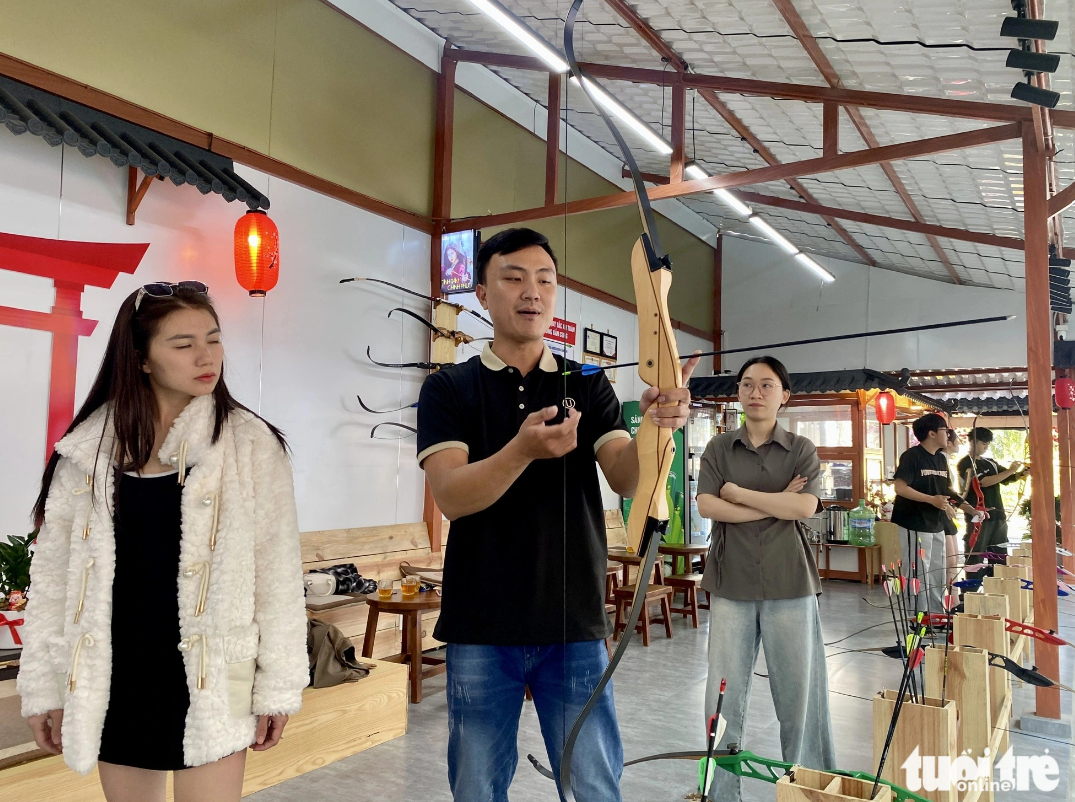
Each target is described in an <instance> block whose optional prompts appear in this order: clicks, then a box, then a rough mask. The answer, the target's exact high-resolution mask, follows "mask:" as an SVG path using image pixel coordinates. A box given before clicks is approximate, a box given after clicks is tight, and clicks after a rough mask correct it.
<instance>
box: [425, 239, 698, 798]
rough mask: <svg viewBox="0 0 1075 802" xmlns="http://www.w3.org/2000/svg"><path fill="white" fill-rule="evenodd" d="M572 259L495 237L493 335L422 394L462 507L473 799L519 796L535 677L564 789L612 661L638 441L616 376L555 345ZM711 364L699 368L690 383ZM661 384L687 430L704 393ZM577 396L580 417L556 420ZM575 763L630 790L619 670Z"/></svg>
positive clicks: (446, 489) (484, 266)
mask: <svg viewBox="0 0 1075 802" xmlns="http://www.w3.org/2000/svg"><path fill="white" fill-rule="evenodd" d="M556 269H557V268H556V258H555V257H554V255H553V252H552V249H551V248H550V247H549V241H548V239H546V237H545V236H544V235H542V234H539V233H538V232H536V231H532V230H530V229H526V228H518V229H508V230H506V231H502V232H500V233H499V234H496V235H495V236H493V237H492V238H490V239H489V241H488V242H486V243H485V244H484V245H482V247H481V250H480V251H479V253H478V258H477V260H476V272H477V282H478V286H477V291H476V292H477V296H478V301H479V302H480V303H481V305H482V307H483V308H485V309H487V310H489V317H490V318H492V321H493V342H492V344H491V345H487V346H486V347H485V351H484V352H483V353H482V354H481V356H480V357H479V356H476V357H473V358H472V359H470V360H468V361H467V362H463V363H461V364H458V365H454V366H452V367H449V368H446V369H444V370H441V371H439V372H437V373H433V374H431V375H430V376H429V378H428V379H426V382H425V384H424V385H423V386H422V392H421V396H420V398H419V401H418V452H419V453H418V462H419V464H420V465H421V466H422V468H423V469H424V470H425V472H426V478H427V479H428V480H429V487H430V489H431V490H432V492H433V497H434V499H436V502H437V505H438V506H439V507H440V509H441V511H442V512H443V513H444V514H445V515H446V516H447V517H448V519H449V520H451V521H452V537H451V541H450V542H449V543H448V547H447V549H446V551H445V555H444V590H443V592H444V598H443V602H442V605H441V613H440V619H439V620H438V621H437V626H436V629H435V630H434V633H433V634H434V637H436V638H437V640H440V641H444V642H446V643H447V644H448V650H447V664H448V687H447V694H448V782H449V784H450V785H451V789H452V795H453V796H454V798H455V799H456V800H460V801H463V800H465V801H466V802H472V800H479V799H480V800H485V801H486V802H506V800H507V798H508V795H507V794H508V786H509V785H511V780H512V777H513V776H514V775H515V768H516V766H517V764H518V761H519V749H518V745H517V738H518V730H519V716H520V714H521V712H522V706H523V696H524V691H525V688H526V687H529V688H530V692H531V694H532V695H533V697H534V706H535V707H536V709H537V714H538V719H539V721H540V723H541V733H542V736H543V737H544V740H545V748H546V750H547V751H548V755H549V760H550V762H551V763H552V772H553V775H554V776H555V777H556V781H557V787H558V789H559V777H560V756H561V753H562V751H563V745H564V741H565V740H566V738H567V734H568V732H569V731H570V729H571V726H572V724H574V722H575V719H576V718H577V717H578V714H579V713H580V712H581V710H582V707H583V705H584V704H585V703H586V700H587V699H588V698H589V696H590V694H591V693H592V692H593V688H594V687H595V686H596V684H597V681H598V679H599V678H600V676H601V673H602V671H604V669H605V666H606V665H607V664H608V655H607V653H606V651H605V644H604V639H605V638H606V637H607V636H608V635H609V634H610V630H611V628H610V626H609V620H608V616H607V615H606V613H605V601H604V596H605V572H606V570H605V569H606V566H607V564H608V546H607V542H606V540H605V523H604V512H603V504H602V501H601V487H600V484H599V482H598V474H597V469H598V466H600V468H601V472H602V473H603V474H604V476H605V479H606V480H607V481H608V484H609V486H610V487H611V488H612V490H613V492H615V493H618V494H620V495H621V496H631V495H632V494H633V493H634V491H635V487H636V486H637V484H638V452H637V449H636V446H635V442H634V441H633V440H632V439H631V437H630V435H629V434H628V433H627V427H626V426H625V424H624V422H623V415H622V412H621V409H620V402H619V400H618V399H617V398H616V394H615V392H614V391H613V389H612V385H611V384H610V383H609V381H608V378H607V377H606V376H605V374H604V373H596V374H593V375H590V376H583V375H582V374H581V373H577V372H571V371H575V370H577V369H578V368H579V364H578V363H577V362H572V361H570V360H565V359H563V358H562V357H556V356H554V355H553V354H552V352H551V351H550V350H549V348H548V347H547V346H546V345H545V344H544V341H543V336H544V334H545V332H546V331H547V330H548V328H549V325H550V324H551V323H552V318H553V310H554V307H555V304H556ZM697 363H698V359H697V358H693V359H691V360H690V361H688V362H687V363H686V364H685V365H684V366H683V380H684V384H686V380H687V379H688V378H689V376H690V374H691V372H692V371H693V370H694V367H695V365H696V364H697ZM565 371H568V372H567V373H566V374H565ZM658 396H659V391H658V390H657V389H656V388H650V389H648V390H646V391H645V392H644V393H643V394H642V398H641V400H640V401H639V411H640V413H641V414H644V415H649V416H650V417H651V418H652V419H653V420H654V421H655V422H656V423H657V425H658V426H663V427H666V428H669V429H678V428H681V427H682V426H683V424H684V423H686V421H687V416H688V412H689V403H690V393H689V391H688V390H687V389H686V387H683V388H681V389H678V390H672V391H670V392H668V393H666V394H664V395H660V397H658ZM568 399H570V400H571V402H572V403H570V404H569V403H566V401H567V400H568ZM654 402H657V403H660V404H662V406H659V407H658V406H657V404H656V403H654ZM561 404H563V409H566V415H564V417H563V420H562V422H556V420H555V419H557V418H558V415H560V414H561V413H562V409H561ZM572 769H573V771H572V780H573V782H572V785H573V790H574V792H575V794H576V795H577V797H578V798H580V799H582V798H585V799H594V800H601V801H602V802H619V800H620V791H619V779H620V774H621V772H622V770H623V747H622V744H621V742H620V732H619V725H618V724H617V722H616V708H615V705H614V703H613V699H612V684H611V683H610V684H609V685H608V686H607V687H606V688H605V691H604V693H603V695H602V697H601V699H600V702H599V704H598V705H597V707H595V708H594V710H593V713H592V715H591V716H590V717H589V718H588V719H587V720H586V724H585V726H584V728H583V732H582V737H580V738H579V741H578V744H577V746H576V749H575V753H574V756H573V764H572ZM560 797H561V799H563V793H562V792H561V794H560Z"/></svg>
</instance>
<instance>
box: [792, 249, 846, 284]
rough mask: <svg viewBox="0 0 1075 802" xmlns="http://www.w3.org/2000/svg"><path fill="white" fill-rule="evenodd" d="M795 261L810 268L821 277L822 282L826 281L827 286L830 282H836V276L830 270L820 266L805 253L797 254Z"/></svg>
mask: <svg viewBox="0 0 1075 802" xmlns="http://www.w3.org/2000/svg"><path fill="white" fill-rule="evenodd" d="M795 260H796V261H797V262H799V263H800V264H802V265H804V266H805V267H808V268H810V269H811V270H813V271H814V272H815V273H817V274H818V275H819V276H820V277H821V280H822V281H824V282H825V283H826V284H827V283H830V282H833V281H836V276H834V275H833V274H832V273H830V272H829V271H828V270H826V269H825V268H823V267H822V266H821V265H819V264H818V263H817V262H815V261H814V260H813V259H811V258H810V257H809V256H807V255H806V254H805V253H801V252H800V253H797V254H795Z"/></svg>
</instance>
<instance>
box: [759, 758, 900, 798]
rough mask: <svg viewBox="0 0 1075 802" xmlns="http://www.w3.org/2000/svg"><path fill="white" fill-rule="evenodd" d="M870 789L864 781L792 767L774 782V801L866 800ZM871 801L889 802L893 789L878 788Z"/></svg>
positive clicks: (885, 786)
mask: <svg viewBox="0 0 1075 802" xmlns="http://www.w3.org/2000/svg"><path fill="white" fill-rule="evenodd" d="M872 789H873V783H871V782H868V781H866V780H856V779H855V778H853V777H844V776H842V775H839V774H829V773H828V772H826V771H815V770H814V769H804V768H803V767H802V766H792V768H791V771H790V772H789V773H788V774H786V775H784V776H783V777H781V778H780V779H779V780H777V781H776V802H848V800H853V799H854V800H857V799H869V798H870V791H871V790H872ZM873 802H892V789H891V788H889V787H888V786H887V785H879V786H878V787H877V796H875V797H874V798H873Z"/></svg>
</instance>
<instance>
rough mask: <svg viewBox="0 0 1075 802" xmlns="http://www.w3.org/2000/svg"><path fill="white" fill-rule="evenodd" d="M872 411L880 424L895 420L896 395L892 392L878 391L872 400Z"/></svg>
mask: <svg viewBox="0 0 1075 802" xmlns="http://www.w3.org/2000/svg"><path fill="white" fill-rule="evenodd" d="M873 411H874V414H875V415H876V416H877V422H878V423H880V424H881V425H882V426H883V425H884V424H886V423H892V421H894V420H896V396H894V395H892V393H878V394H877V397H876V398H875V399H874V400H873Z"/></svg>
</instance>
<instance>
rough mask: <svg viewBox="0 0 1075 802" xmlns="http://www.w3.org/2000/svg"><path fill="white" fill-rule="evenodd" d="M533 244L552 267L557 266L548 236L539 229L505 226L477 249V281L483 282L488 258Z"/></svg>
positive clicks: (513, 251)
mask: <svg viewBox="0 0 1075 802" xmlns="http://www.w3.org/2000/svg"><path fill="white" fill-rule="evenodd" d="M534 245H537V246H538V247H539V248H541V249H542V250H544V251H545V253H547V254H548V255H549V258H550V259H552V264H553V267H558V266H559V265H558V263H557V261H556V254H554V253H553V252H552V248H551V247H550V246H549V238H548V237H546V236H545V235H544V234H542V233H541V232H540V231H534V229H532V228H506V229H504V230H503V231H501V232H499V233H497V234H493V236H491V237H489V239H487V240H486V241H485V242H483V243H482V246H481V248H479V249H478V258H477V260H476V264H477V281H478V283H479V284H484V283H485V268H486V267H487V266H488V264H489V260H490V259H492V258H493V257H494V256H496V255H497V254H498V253H499V254H504V255H507V254H509V253H515V252H516V251H521V250H522V249H523V248H530V247H532V246H534Z"/></svg>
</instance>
